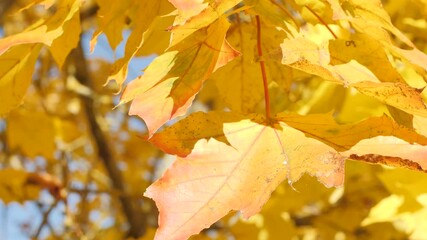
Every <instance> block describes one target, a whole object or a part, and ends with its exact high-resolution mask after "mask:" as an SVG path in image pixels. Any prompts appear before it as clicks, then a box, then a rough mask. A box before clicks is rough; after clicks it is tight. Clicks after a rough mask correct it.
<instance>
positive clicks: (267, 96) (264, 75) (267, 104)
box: [255, 15, 271, 121]
mask: <svg viewBox="0 0 427 240" xmlns="http://www.w3.org/2000/svg"><path fill="white" fill-rule="evenodd" d="M255 19H256V25H257V48H258V57H259V59H260V60H259V64H260V66H261V74H262V82H263V84H264V98H265V116H266V118H267V121H269V120H270V115H271V110H270V94H269V93H268V82H267V73H266V70H265V63H264V60H263V58H262V48H261V21H260V20H259V16H258V15H256V16H255Z"/></svg>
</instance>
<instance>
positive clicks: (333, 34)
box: [304, 5, 338, 39]
mask: <svg viewBox="0 0 427 240" xmlns="http://www.w3.org/2000/svg"><path fill="white" fill-rule="evenodd" d="M304 6H305V7H306V8H307V9H308V11H310V12H311V13H312V14H313V15H314V16H316V18H317V19H318V20H319V22H321V23H322V24H323V25H324V26H325V27H326V28H327V29H328V31H329V32H330V33H331V34H332V36H334V38H335V39H338V37H337V35H335V33H334V31H332V29H331V28H330V27H329V26H328V24H326V22H325V21H323V19H322V18H321V17H320V16H319V15H318V14H317V13H316V12H315V11H313V9H311V8H310V7H309V6H307V5H304Z"/></svg>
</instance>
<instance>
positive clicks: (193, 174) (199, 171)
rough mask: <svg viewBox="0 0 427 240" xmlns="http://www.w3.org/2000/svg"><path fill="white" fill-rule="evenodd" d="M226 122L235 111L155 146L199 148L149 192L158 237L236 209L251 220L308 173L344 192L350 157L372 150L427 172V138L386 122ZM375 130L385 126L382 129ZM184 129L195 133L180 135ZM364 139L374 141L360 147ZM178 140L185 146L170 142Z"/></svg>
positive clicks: (184, 233)
mask: <svg viewBox="0 0 427 240" xmlns="http://www.w3.org/2000/svg"><path fill="white" fill-rule="evenodd" d="M220 116H226V117H228V121H229V120H231V119H232V118H233V117H232V116H230V114H229V113H209V114H201V113H197V114H195V115H194V116H193V117H190V118H187V119H184V120H182V121H181V122H178V123H177V124H175V125H174V126H172V127H170V128H168V129H166V130H165V131H164V132H165V133H163V132H160V133H158V134H156V135H155V136H154V137H153V138H152V140H154V141H153V143H155V144H156V145H160V146H161V145H162V144H165V145H168V146H169V147H170V148H168V149H166V150H167V151H168V152H169V153H178V154H180V155H182V153H184V154H185V153H186V152H187V151H188V150H187V149H188V148H191V147H192V146H194V147H193V150H192V152H191V153H190V154H189V155H188V156H187V157H185V158H182V157H178V159H177V160H176V162H175V163H174V164H173V165H172V167H171V168H170V169H169V170H167V171H166V173H165V174H164V176H163V177H162V178H161V179H159V180H158V181H157V182H155V183H154V184H153V185H151V186H150V187H149V188H148V189H147V191H146V193H145V196H147V197H150V198H152V199H154V200H155V201H156V205H157V207H158V208H159V211H160V217H159V225H160V227H159V230H158V232H157V235H156V238H157V239H185V238H188V237H189V236H191V235H193V234H197V233H198V232H200V231H201V230H202V229H203V228H207V227H209V226H210V225H211V224H213V223H214V222H216V221H217V220H219V219H220V218H221V217H223V216H224V215H226V214H227V213H228V212H229V211H231V210H240V211H241V213H242V215H243V216H244V217H250V216H251V215H253V214H255V213H257V212H258V211H259V210H260V209H261V207H262V206H263V204H264V203H265V202H266V201H267V200H268V198H269V196H270V194H271V193H272V191H274V189H275V188H276V187H277V185H278V184H279V183H280V182H282V181H283V180H285V179H287V181H288V182H289V183H290V184H292V183H294V182H296V181H298V180H299V179H300V178H301V176H302V175H303V174H304V173H308V174H310V175H312V176H316V177H317V179H318V180H319V181H320V182H322V183H323V184H324V185H326V186H328V187H332V186H339V185H341V184H342V183H343V179H344V162H345V159H347V158H348V157H349V156H367V155H368V154H371V151H370V149H375V150H372V154H375V155H378V156H388V154H395V155H396V159H401V158H405V159H406V161H408V162H411V163H413V164H419V165H422V166H423V167H426V165H425V163H421V162H422V161H424V160H422V159H421V158H420V156H421V154H426V153H427V147H425V146H423V145H420V144H427V139H426V138H425V137H423V136H421V135H418V134H416V133H414V132H412V131H411V130H409V129H407V128H405V127H400V126H397V125H396V124H395V123H394V122H393V121H391V120H390V119H389V118H387V117H383V118H373V119H369V120H367V121H368V122H361V123H358V124H353V125H338V124H336V123H335V122H334V121H333V119H332V118H331V117H329V116H327V115H313V116H308V117H304V116H298V115H286V114H281V115H278V116H277V122H276V124H274V127H272V126H267V125H264V124H262V122H265V120H264V119H262V117H261V116H254V118H253V119H252V120H249V119H244V120H241V121H238V122H225V123H223V124H222V126H223V127H222V128H221V127H218V126H220V125H221V120H220V119H221V117H220ZM234 117H236V116H234ZM287 122H289V123H287ZM191 123H192V124H191ZM207 123H209V124H207ZM206 125H212V126H214V127H213V129H214V130H212V129H210V131H217V132H216V134H212V132H210V133H209V134H212V135H210V136H206V135H205V136H203V135H202V132H204V130H205V128H204V126H206ZM290 125H293V127H291V126H290ZM372 125H381V127H380V129H379V130H375V129H373V128H372ZM184 128H186V129H185V130H184ZM297 128H298V130H297ZM215 129H216V130H215ZM181 131H187V132H188V133H189V134H182V135H179V134H173V133H178V132H181ZM162 134H165V135H163V136H161V137H158V136H160V135H162ZM168 134H171V135H170V138H168V137H167V136H168ZM379 135H382V136H381V137H378V136H379ZM395 136H398V137H400V138H403V139H405V140H406V141H404V140H401V139H399V138H397V137H395ZM200 137H203V138H202V139H200V140H197V139H198V138H200ZM221 137H222V138H221ZM224 138H225V139H224ZM361 139H367V140H364V141H363V142H359V141H360V140H361ZM174 141H175V142H178V141H181V144H177V145H171V144H169V143H170V142H174ZM409 142H412V143H413V142H417V143H414V144H411V143H409ZM418 143H420V144H418ZM397 145H398V146H399V147H398V148H396V146H397ZM171 146H175V147H176V148H173V147H171ZM337 149H338V150H337ZM347 149H348V150H347ZM171 206H173V207H171Z"/></svg>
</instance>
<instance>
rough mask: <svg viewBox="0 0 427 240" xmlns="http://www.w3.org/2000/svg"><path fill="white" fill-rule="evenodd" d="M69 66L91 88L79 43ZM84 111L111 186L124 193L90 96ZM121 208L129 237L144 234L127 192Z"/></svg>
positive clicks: (143, 222)
mask: <svg viewBox="0 0 427 240" xmlns="http://www.w3.org/2000/svg"><path fill="white" fill-rule="evenodd" d="M70 64H72V65H71V66H70V67H74V76H75V77H76V79H77V80H78V81H79V82H80V83H81V84H82V85H84V86H86V87H89V88H90V89H93V84H92V82H91V79H90V77H89V76H90V75H89V71H88V68H87V62H86V59H85V57H84V54H83V49H82V47H81V45H80V44H79V46H78V47H77V48H76V49H75V50H73V52H72V53H71V55H70ZM82 100H83V106H84V111H85V112H86V116H87V120H88V123H89V126H90V131H91V133H92V136H93V138H94V140H95V143H96V148H97V153H98V157H99V158H100V159H101V160H102V162H103V164H104V166H105V168H106V170H107V173H108V175H109V177H110V179H111V182H112V185H113V188H114V189H115V190H117V191H118V192H122V193H125V192H126V191H125V185H124V183H123V178H122V175H121V172H120V170H119V169H118V167H117V165H116V162H115V160H114V159H113V154H112V152H111V150H110V149H111V148H110V147H109V144H108V142H107V140H106V138H105V136H104V134H103V132H102V130H101V127H100V125H99V123H98V121H97V120H96V113H95V112H96V109H95V108H94V101H93V98H92V97H91V96H82ZM118 198H119V200H120V203H121V205H122V208H123V213H124V215H125V216H126V219H127V221H128V223H129V225H130V229H129V232H128V235H129V236H130V237H135V238H136V237H140V236H142V235H144V233H145V228H146V219H145V218H144V216H143V215H142V212H141V210H140V208H139V207H138V206H137V205H136V202H135V201H133V200H132V198H131V197H129V196H128V195H127V194H123V195H120V196H118Z"/></svg>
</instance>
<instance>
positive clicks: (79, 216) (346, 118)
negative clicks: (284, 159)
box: [0, 0, 427, 239]
mask: <svg viewBox="0 0 427 240" xmlns="http://www.w3.org/2000/svg"><path fill="white" fill-rule="evenodd" d="M37 2H42V1H32V0H2V1H0V24H1V26H0V34H1V35H2V36H8V35H12V34H14V33H18V32H21V31H22V30H23V29H25V28H27V27H28V26H30V25H31V24H33V23H35V22H36V21H37V20H38V19H40V18H42V17H45V16H50V15H52V14H54V11H55V8H49V9H45V8H44V7H42V6H39V5H35V6H33V3H37ZM44 2H52V3H53V2H55V1H54V0H52V1H44ZM119 2H120V3H119ZM125 2H128V3H129V4H130V3H133V1H131V0H128V1H123V2H121V1H106V0H86V1H85V2H84V4H83V5H82V7H81V9H80V16H79V17H80V20H81V24H80V25H81V28H82V29H81V32H82V35H81V40H80V41H81V43H80V45H79V46H77V48H76V49H74V50H73V51H72V52H71V54H70V56H69V57H68V58H67V60H66V61H65V63H64V65H63V67H62V68H60V67H58V64H57V61H55V60H54V59H53V57H52V54H51V53H50V52H49V51H47V49H45V48H42V49H41V52H40V56H39V58H38V60H37V63H36V69H35V72H34V74H33V81H32V83H31V86H30V88H29V89H28V91H27V93H26V95H25V98H24V100H23V104H22V105H21V106H20V107H19V108H16V109H14V110H12V111H11V112H10V113H9V114H8V115H7V117H5V118H2V119H0V206H1V207H0V213H1V216H0V218H1V223H2V224H0V225H1V227H0V229H1V231H0V234H1V235H0V238H1V239H29V238H35V239H125V238H129V239H152V238H153V236H154V232H155V229H156V225H157V214H158V213H157V209H156V207H155V205H154V204H153V202H152V201H151V200H148V199H146V198H143V197H142V193H143V192H144V190H145V188H146V187H147V186H149V184H151V183H152V182H153V181H154V180H155V179H157V178H158V177H159V176H160V175H161V173H162V171H163V170H164V169H165V167H166V166H168V165H169V164H170V162H171V161H173V157H171V156H165V155H164V154H163V153H162V152H161V151H160V150H158V149H156V148H154V147H153V146H151V145H150V144H149V143H147V142H145V141H144V140H143V139H142V138H143V137H142V136H143V135H144V134H145V133H146V128H145V125H144V123H143V122H142V121H141V120H140V119H138V118H135V117H129V116H128V115H127V112H128V109H129V106H128V105H121V106H118V107H116V108H114V106H115V105H116V104H117V103H118V100H119V96H118V95H116V93H117V92H118V91H119V88H118V86H115V85H114V84H112V83H110V84H108V85H104V84H105V82H106V79H107V78H108V76H109V74H110V72H111V65H112V63H113V62H114V61H115V60H117V59H119V58H120V57H121V56H123V54H124V47H123V41H122V40H123V37H124V38H127V37H128V36H129V33H130V31H132V29H134V28H135V25H136V24H138V17H139V16H138V13H137V12H135V11H136V10H135V11H132V10H131V9H130V8H129V9H124V10H123V11H122V14H120V15H119V16H116V18H115V19H113V20H111V22H110V23H109V24H111V26H109V29H108V30H107V31H105V34H106V35H101V36H100V40H98V45H97V47H96V49H95V52H94V53H93V54H90V53H89V47H88V46H89V39H90V38H91V37H92V34H93V33H94V32H95V31H96V29H98V27H99V26H100V25H102V24H104V25H105V22H103V21H105V19H103V17H102V16H103V13H105V12H108V11H110V10H111V8H120V7H123V6H124V5H125ZM274 2H275V3H276V4H278V5H282V6H285V7H287V8H291V9H294V11H295V14H296V15H298V17H299V18H302V19H304V21H306V22H308V23H312V24H319V22H318V19H317V18H315V17H313V15H310V14H309V13H308V12H307V11H303V10H300V9H298V5H297V4H294V5H293V4H285V3H284V2H283V1H274ZM295 2H296V3H298V2H313V1H309V0H307V1H302V0H300V1H295ZM302 4H305V3H302ZM383 4H384V8H385V9H386V10H387V12H388V13H389V15H390V16H391V19H392V22H393V24H394V25H395V26H396V27H397V28H399V29H400V30H401V31H402V32H404V33H405V34H406V35H407V36H408V37H409V38H410V39H411V40H412V41H413V42H414V43H415V45H416V46H417V47H418V48H419V49H420V50H422V51H424V52H425V53H427V44H426V42H427V41H426V40H427V1H426V0H400V1H393V0H390V1H383ZM129 6H132V5H129ZM169 7H170V10H171V9H172V7H171V6H169ZM24 8H25V9H24ZM97 13H98V14H97ZM325 14H327V13H325ZM172 20H173V19H172V18H170V19H168V18H165V19H164V21H155V22H154V23H153V24H154V26H153V31H152V34H151V35H150V37H149V38H148V40H147V41H146V45H145V47H144V48H142V49H141V50H140V51H139V52H138V53H137V60H136V61H133V62H131V64H130V65H129V75H130V76H129V78H132V77H136V76H137V75H139V74H140V71H141V70H142V69H143V68H144V66H146V65H147V64H148V63H149V62H150V61H151V59H152V57H153V55H156V54H159V53H161V52H162V51H164V49H165V48H166V47H167V44H168V35H169V33H168V32H167V31H163V30H164V29H165V28H166V27H167V26H169V25H171V23H172ZM230 21H237V19H236V18H235V17H233V15H231V16H230ZM269 30H270V29H268V28H267V27H266V30H265V31H269ZM232 31H233V29H231V30H230V32H232ZM275 34H278V33H277V32H276V33H275ZM229 35H230V39H228V40H229V41H230V42H231V44H232V45H233V46H236V45H238V43H239V41H238V39H237V40H236V39H233V37H232V34H231V33H230V34H229ZM268 36H269V37H271V38H273V39H272V40H271V41H275V39H274V38H277V39H280V37H281V36H276V35H274V34H273V33H272V34H268ZM277 39H276V40H277ZM282 39H283V38H282ZM280 41H281V40H280ZM280 41H278V43H280ZM120 43H121V44H120ZM237 48H238V46H237ZM274 51H275V49H271V50H270V52H273V53H274ZM248 54H249V53H248ZM394 66H395V68H396V69H398V70H401V71H400V72H399V73H400V74H401V75H402V76H407V78H411V77H413V76H415V75H416V74H415V73H414V71H413V70H411V69H409V70H408V69H406V68H405V69H403V68H402V69H399V63H398V62H396V63H394ZM255 67H257V66H255ZM269 67H270V68H282V69H281V70H280V72H281V73H282V75H281V76H274V81H275V82H272V83H271V86H270V89H271V94H272V102H274V105H273V110H274V112H279V111H283V110H288V111H294V112H297V113H300V114H309V113H325V112H331V111H334V116H335V117H336V119H337V120H338V121H340V122H342V123H350V122H356V121H360V120H362V119H365V118H366V117H368V116H380V115H382V114H387V115H393V114H399V113H398V112H397V113H396V111H395V110H394V109H392V108H391V107H387V106H385V105H384V104H382V103H380V102H379V101H377V100H375V99H373V98H369V97H367V96H365V95H362V94H360V93H358V92H357V91H355V90H352V89H347V88H344V87H343V86H339V85H334V84H332V83H329V82H325V81H322V80H321V79H319V78H318V77H316V76H312V75H309V74H306V73H303V72H300V71H297V70H294V69H290V68H287V67H284V66H275V65H274V64H272V65H270V66H269ZM76 72H77V74H84V76H83V78H78V77H76ZM221 74H223V73H221V71H218V72H216V73H215V74H214V75H213V76H212V79H218V81H220V80H221V79H223V80H227V79H226V78H224V77H223V76H222V75H221ZM82 79H83V80H82ZM213 82H214V81H207V82H206V84H205V86H204V88H203V90H202V92H201V93H200V94H199V95H198V98H197V101H196V102H195V104H193V106H192V109H191V110H192V111H200V110H202V111H203V110H209V109H223V108H224V107H228V108H231V109H233V108H234V107H235V106H227V105H226V104H225V103H224V101H223V100H224V99H222V98H218V97H217V96H218V94H219V93H218V88H217V87H216V86H215V85H214V84H213ZM277 82H279V83H280V84H277ZM216 84H219V85H220V84H221V83H220V82H219V83H218V82H217V83H216ZM279 86H280V87H279ZM283 86H285V87H283ZM0 87H1V86H0ZM260 91H261V92H260V93H262V89H261V88H260ZM258 94H259V93H254V96H256V95H258ZM2 101H3V99H2ZM251 101H259V104H258V105H256V103H255V104H254V103H251V104H249V105H251V106H256V107H254V109H251V111H259V112H262V108H263V105H262V99H261V98H256V97H254V98H252V99H251ZM0 104H1V103H0ZM404 118H405V116H402V118H401V119H402V122H403V123H404V121H405V120H404ZM424 129H425V128H424ZM426 186H427V175H426V174H422V173H418V172H413V171H409V170H404V169H391V168H386V167H382V166H379V165H369V164H364V163H358V162H352V161H348V162H347V164H346V179H345V185H344V186H343V187H341V188H336V189H327V188H325V187H324V186H323V185H321V184H320V183H318V182H317V181H316V180H315V179H313V178H312V177H310V176H305V177H303V179H301V180H300V181H299V182H297V183H296V184H294V186H293V188H292V187H291V186H289V185H288V184H287V183H283V184H282V185H281V186H280V187H279V188H278V189H277V190H276V191H275V192H274V193H273V195H272V197H271V199H270V200H269V201H268V203H267V204H266V205H265V206H264V207H263V209H262V211H261V212H260V213H259V214H256V215H255V216H253V217H252V218H250V219H248V220H245V219H242V218H240V216H239V214H238V213H230V214H229V215H228V216H227V217H225V218H224V219H222V220H221V221H219V222H217V223H216V224H214V225H213V226H212V227H211V228H210V229H208V230H206V231H204V232H202V234H200V235H198V236H196V237H193V239H407V238H411V239H426V238H427V188H426ZM171 208H173V206H171Z"/></svg>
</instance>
